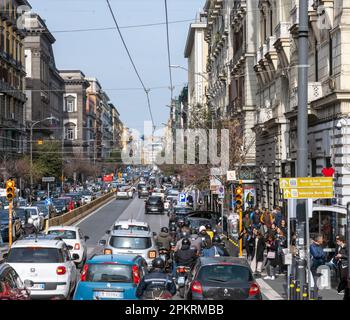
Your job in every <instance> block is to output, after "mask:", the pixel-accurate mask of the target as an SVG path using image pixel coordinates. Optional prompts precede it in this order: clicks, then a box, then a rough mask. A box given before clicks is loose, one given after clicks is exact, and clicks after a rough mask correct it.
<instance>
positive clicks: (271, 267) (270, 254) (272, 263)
mask: <svg viewBox="0 0 350 320" xmlns="http://www.w3.org/2000/svg"><path fill="white" fill-rule="evenodd" d="M266 247H267V257H266V258H267V259H266V265H265V268H266V271H267V276H266V277H265V278H264V279H265V280H275V279H276V266H277V254H276V249H277V247H276V240H275V238H274V236H273V235H269V236H268V238H267V241H266Z"/></svg>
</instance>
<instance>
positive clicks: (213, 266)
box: [185, 257, 262, 300]
mask: <svg viewBox="0 0 350 320" xmlns="http://www.w3.org/2000/svg"><path fill="white" fill-rule="evenodd" d="M185 296H186V297H187V299H188V300H262V295H261V291H260V287H259V285H258V284H257V283H256V281H255V279H254V276H253V273H252V270H251V269H250V266H249V264H248V262H247V260H246V259H242V258H234V257H215V258H204V257H201V258H199V259H198V261H197V263H196V265H195V267H194V269H193V277H192V279H191V281H189V282H188V283H187V285H186V291H185Z"/></svg>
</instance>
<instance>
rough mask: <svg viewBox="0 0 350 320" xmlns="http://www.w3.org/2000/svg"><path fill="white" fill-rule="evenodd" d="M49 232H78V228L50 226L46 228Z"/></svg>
mask: <svg viewBox="0 0 350 320" xmlns="http://www.w3.org/2000/svg"><path fill="white" fill-rule="evenodd" d="M49 230H70V231H78V230H79V228H78V227H73V226H52V227H49V228H48V231H49Z"/></svg>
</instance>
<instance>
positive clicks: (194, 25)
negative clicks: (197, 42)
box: [184, 22, 207, 58]
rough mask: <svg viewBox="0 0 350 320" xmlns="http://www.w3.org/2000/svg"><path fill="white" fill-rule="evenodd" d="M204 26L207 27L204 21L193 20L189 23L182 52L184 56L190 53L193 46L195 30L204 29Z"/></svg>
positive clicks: (186, 56)
mask: <svg viewBox="0 0 350 320" xmlns="http://www.w3.org/2000/svg"><path fill="white" fill-rule="evenodd" d="M206 27H207V23H206V22H195V23H191V24H190V26H189V30H188V35H187V41H186V46H185V52H184V55H185V58H188V57H189V56H190V54H191V51H192V50H191V49H192V47H193V43H194V36H195V33H196V30H197V29H206Z"/></svg>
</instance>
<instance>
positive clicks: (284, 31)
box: [275, 22, 291, 41]
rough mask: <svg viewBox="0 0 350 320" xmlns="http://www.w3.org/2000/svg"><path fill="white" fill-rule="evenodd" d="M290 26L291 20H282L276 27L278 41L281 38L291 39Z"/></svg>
mask: <svg viewBox="0 0 350 320" xmlns="http://www.w3.org/2000/svg"><path fill="white" fill-rule="evenodd" d="M290 27H291V23H290V22H280V23H279V24H278V25H277V26H276V28H275V35H276V41H277V40H279V39H289V36H290V32H289V29H290Z"/></svg>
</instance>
